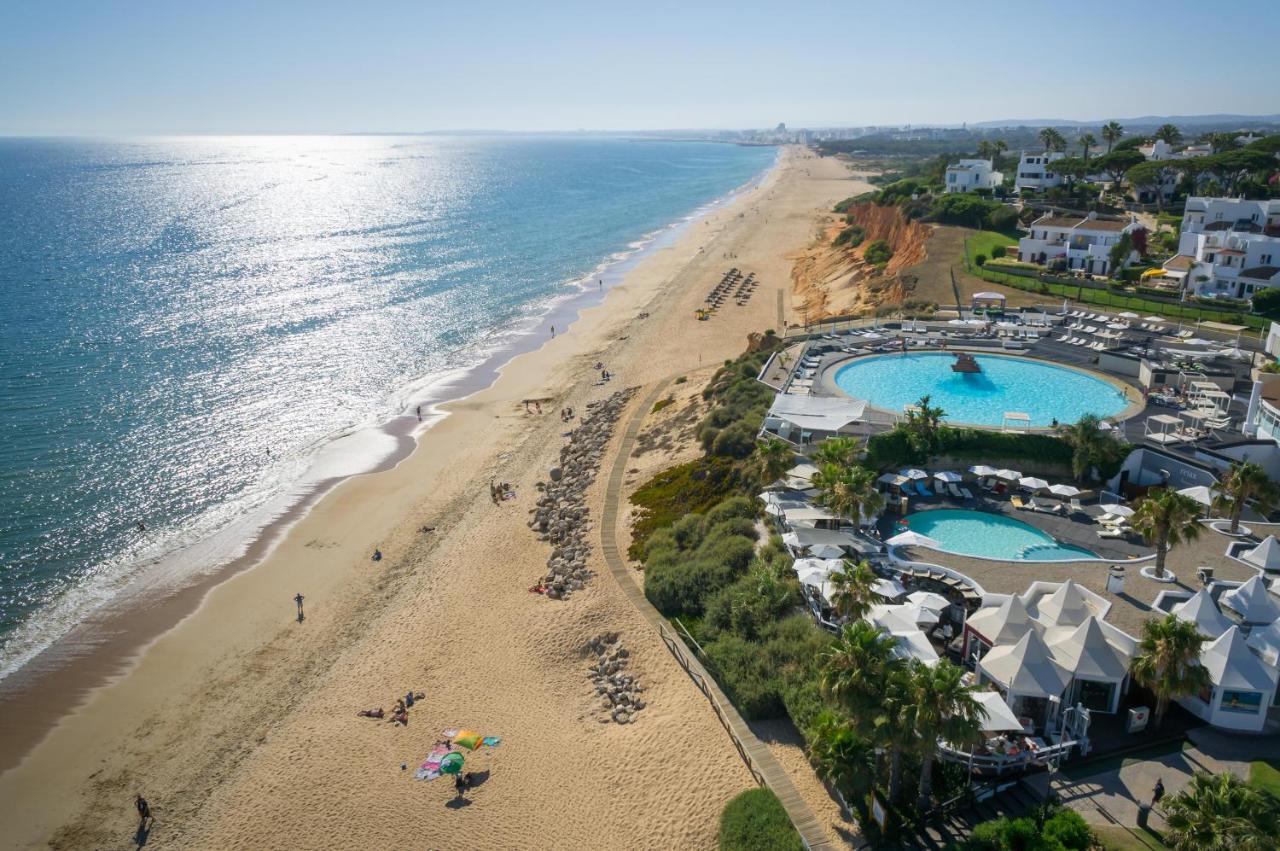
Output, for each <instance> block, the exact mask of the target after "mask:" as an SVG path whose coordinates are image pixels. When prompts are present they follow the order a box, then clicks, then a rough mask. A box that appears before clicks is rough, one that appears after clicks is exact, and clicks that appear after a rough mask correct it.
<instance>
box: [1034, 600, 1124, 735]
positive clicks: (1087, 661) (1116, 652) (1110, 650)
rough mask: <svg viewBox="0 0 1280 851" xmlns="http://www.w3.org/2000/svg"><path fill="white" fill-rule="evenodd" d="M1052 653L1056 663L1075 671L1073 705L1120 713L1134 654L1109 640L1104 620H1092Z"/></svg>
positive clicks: (1055, 645)
mask: <svg viewBox="0 0 1280 851" xmlns="http://www.w3.org/2000/svg"><path fill="white" fill-rule="evenodd" d="M1049 650H1050V652H1051V653H1052V654H1053V658H1054V661H1056V662H1057V663H1058V664H1059V665H1061V666H1062V667H1063V668H1065V669H1066V670H1068V671H1070V672H1071V677H1072V683H1071V692H1070V694H1069V695H1068V697H1067V702H1068V703H1069V704H1071V705H1074V704H1076V703H1083V704H1084V705H1085V706H1086V707H1087V708H1088V709H1090V710H1093V711H1095V712H1115V711H1116V709H1117V708H1118V707H1119V704H1120V693H1121V688H1122V686H1123V685H1124V681H1125V678H1126V677H1127V676H1129V663H1130V662H1132V661H1133V654H1132V653H1130V652H1126V648H1121V647H1118V646H1116V645H1115V644H1112V643H1111V641H1109V640H1108V638H1107V634H1106V632H1105V631H1104V630H1103V627H1102V621H1100V620H1099V619H1098V618H1096V617H1090V618H1088V619H1087V620H1086V621H1085V622H1084V623H1082V624H1080V625H1079V626H1078V627H1076V628H1075V629H1074V630H1072V631H1071V632H1069V633H1068V634H1066V635H1064V636H1063V637H1062V638H1060V639H1059V640H1058V641H1056V642H1054V643H1053V644H1051V645H1050V646H1049Z"/></svg>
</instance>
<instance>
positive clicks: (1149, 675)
mask: <svg viewBox="0 0 1280 851" xmlns="http://www.w3.org/2000/svg"><path fill="white" fill-rule="evenodd" d="M1204 642H1205V637H1204V635H1203V634H1202V633H1201V632H1200V629H1199V628H1198V627H1197V626H1196V625H1195V624H1194V623H1191V622H1190V621H1183V620H1179V619H1178V617H1177V615H1175V614H1173V613H1172V612H1170V613H1169V614H1167V615H1165V616H1164V617H1163V618H1160V619H1156V618H1150V619H1148V620H1147V621H1146V622H1144V623H1143V624H1142V638H1141V640H1140V641H1139V642H1138V655H1137V656H1136V657H1135V658H1134V660H1133V678H1134V679H1135V680H1137V681H1138V682H1139V683H1141V684H1142V685H1144V686H1146V687H1147V688H1149V689H1151V691H1152V692H1154V693H1155V696H1156V717H1155V725H1156V727H1159V726H1160V725H1161V724H1163V723H1164V714H1165V711H1166V710H1168V708H1169V701H1171V700H1173V699H1175V698H1179V697H1185V696H1186V695H1189V694H1195V693H1196V692H1198V691H1199V690H1200V689H1202V688H1205V687H1206V686H1207V685H1208V684H1209V672H1208V671H1206V670H1205V669H1204V668H1203V667H1202V666H1201V665H1200V650H1201V649H1202V648H1203V647H1204Z"/></svg>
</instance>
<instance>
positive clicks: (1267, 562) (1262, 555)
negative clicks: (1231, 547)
mask: <svg viewBox="0 0 1280 851" xmlns="http://www.w3.org/2000/svg"><path fill="white" fill-rule="evenodd" d="M1240 559H1241V560H1242V561H1247V562H1248V563H1249V564H1252V565H1254V566H1256V567H1260V568H1262V569H1263V570H1280V541H1277V540H1276V536H1275V535H1268V536H1267V537H1265V538H1263V539H1262V543H1261V544H1258V545H1257V546H1256V547H1253V548H1251V549H1247V550H1245V551H1244V552H1243V553H1241V554H1240Z"/></svg>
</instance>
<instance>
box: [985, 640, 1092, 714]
mask: <svg viewBox="0 0 1280 851" xmlns="http://www.w3.org/2000/svg"><path fill="white" fill-rule="evenodd" d="M978 672H979V674H981V675H982V676H983V677H985V678H986V679H987V680H990V681H992V682H995V683H996V684H997V685H999V686H1000V687H1001V688H1003V689H1004V690H1005V691H1006V693H1007V695H1006V696H1007V698H1008V702H1009V706H1010V708H1011V709H1013V711H1014V712H1015V713H1018V712H1019V711H1021V713H1022V714H1024V715H1030V716H1032V717H1033V718H1036V719H1037V720H1043V719H1045V718H1046V717H1047V716H1048V713H1049V711H1050V709H1049V707H1050V701H1049V699H1050V698H1060V697H1062V693H1063V692H1064V691H1066V689H1067V685H1068V684H1069V683H1070V682H1071V673H1070V672H1069V671H1067V670H1066V669H1065V668H1063V667H1062V666H1061V665H1059V664H1058V663H1057V662H1055V661H1054V659H1053V654H1051V653H1050V652H1049V648H1048V646H1047V645H1046V644H1045V643H1044V639H1043V638H1041V637H1040V634H1039V633H1038V632H1036V631H1035V630H1029V631H1028V632H1027V633H1026V634H1025V635H1023V636H1022V638H1021V639H1020V640H1019V641H1018V643H1017V644H1004V645H1001V646H999V647H994V648H992V650H991V651H990V652H989V653H987V655H986V656H983V657H982V658H981V659H980V660H978ZM1020 707H1021V710H1020Z"/></svg>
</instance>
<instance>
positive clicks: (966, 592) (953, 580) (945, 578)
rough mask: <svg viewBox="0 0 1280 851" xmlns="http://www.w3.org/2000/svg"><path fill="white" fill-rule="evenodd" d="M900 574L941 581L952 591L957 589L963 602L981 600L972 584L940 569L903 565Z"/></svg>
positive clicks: (918, 578)
mask: <svg viewBox="0 0 1280 851" xmlns="http://www.w3.org/2000/svg"><path fill="white" fill-rule="evenodd" d="M902 576H904V577H909V578H911V579H914V580H921V579H927V580H929V581H931V582H938V583H941V584H943V585H945V586H947V587H948V588H950V589H952V590H954V591H959V592H960V595H961V596H962V597H964V599H965V602H967V603H968V602H981V601H982V595H981V594H979V593H978V592H977V590H975V589H974V587H973V586H972V585H969V584H968V583H967V582H965V581H964V580H962V579H959V578H957V577H955V576H952V575H951V574H949V573H945V572H943V571H941V570H930V569H928V568H923V567H905V568H903V569H902Z"/></svg>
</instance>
